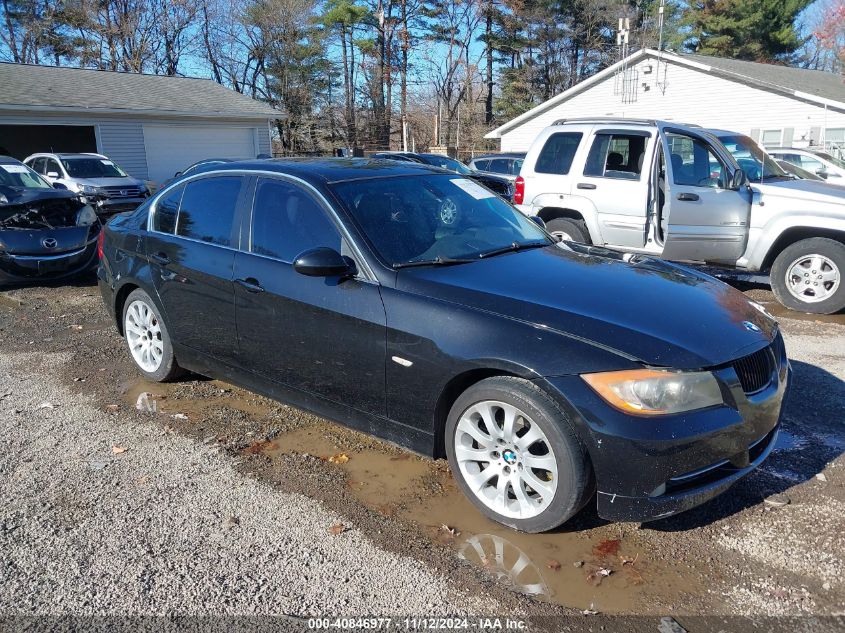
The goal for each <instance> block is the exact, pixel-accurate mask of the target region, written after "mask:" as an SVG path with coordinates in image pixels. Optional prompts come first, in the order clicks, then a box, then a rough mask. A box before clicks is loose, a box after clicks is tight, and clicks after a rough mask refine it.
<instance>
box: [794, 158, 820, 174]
mask: <svg viewBox="0 0 845 633" xmlns="http://www.w3.org/2000/svg"><path fill="white" fill-rule="evenodd" d="M800 159H801V162H800V163H799V164H800V166H801V167H803V168H804V169H806V170H807V171H812V172H814V173H818V172H820V171H827V170H826V169H825V166H824V163H823V162H821V161H820V160H817V159H815V158H810V157H809V156H801V157H800Z"/></svg>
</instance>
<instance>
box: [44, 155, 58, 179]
mask: <svg viewBox="0 0 845 633" xmlns="http://www.w3.org/2000/svg"><path fill="white" fill-rule="evenodd" d="M46 160H47V165H46V167H45V168H44V173H45V174H49V173H51V172H55V173H57V174H58V175H59V178H61V177H62V169H61V167H59V163H58V162H57V161H56V160H55V159H52V158H48V159H46Z"/></svg>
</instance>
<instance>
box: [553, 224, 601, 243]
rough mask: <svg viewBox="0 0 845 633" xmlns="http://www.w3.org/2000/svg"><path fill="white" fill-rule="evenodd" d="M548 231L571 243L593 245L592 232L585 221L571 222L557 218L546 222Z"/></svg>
mask: <svg viewBox="0 0 845 633" xmlns="http://www.w3.org/2000/svg"><path fill="white" fill-rule="evenodd" d="M546 230H547V231H548V232H549V233H551V234H552V235H555V236H560V237H561V238H562V239H564V240H568V241H570V242H581V243H582V244H592V242H591V241H590V232H589V231H588V230H587V225H586V224H585V223H584V221H583V220H571V219H569V218H555V219H554V220H549V221H548V222H546Z"/></svg>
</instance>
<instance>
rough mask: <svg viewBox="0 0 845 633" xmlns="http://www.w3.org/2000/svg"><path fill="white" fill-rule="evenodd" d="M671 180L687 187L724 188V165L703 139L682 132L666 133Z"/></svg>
mask: <svg viewBox="0 0 845 633" xmlns="http://www.w3.org/2000/svg"><path fill="white" fill-rule="evenodd" d="M666 140H667V142H668V143H669V158H670V160H671V161H672V182H674V183H675V184H676V185H684V186H689V187H717V188H719V189H725V188H726V187H727V182H726V179H725V167H724V165H723V164H722V161H721V160H719V158H718V157H717V156H716V155H715V154H714V153H713V150H712V149H711V148H710V146H709V145H708V144H707V143H705V142H704V141H702V140H700V139H697V138H694V137H692V136H686V135H684V134H674V133H667V134H666Z"/></svg>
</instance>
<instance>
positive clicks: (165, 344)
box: [123, 288, 182, 382]
mask: <svg viewBox="0 0 845 633" xmlns="http://www.w3.org/2000/svg"><path fill="white" fill-rule="evenodd" d="M123 337H124V339H125V340H126V345H127V347H129V354H130V355H131V356H132V360H134V361H135V364H136V365H137V366H138V369H140V370H141V373H142V374H144V376H145V377H147V378H148V379H149V380H155V381H156V382H165V381H168V380H172V379H173V378H176V377H177V376H179V375H180V374H181V373H182V368H181V367H179V365H178V364H177V363H176V357H175V356H174V355H173V345H172V344H171V342H170V334H169V333H168V331H167V326H166V325H165V324H164V320H163V319H162V318H161V313H159V311H158V308H157V307H156V305H155V303H154V302H153V300H152V299H150V296H149V295H148V294H147V293H146V292H144V291H143V290H141V289H140V288H138V289H136V290H133V291H132V292H131V293H130V294H129V296H128V297H127V298H126V303H125V304H124V306H123Z"/></svg>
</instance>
